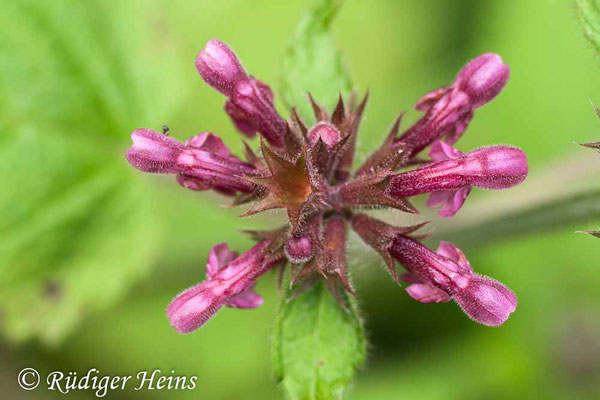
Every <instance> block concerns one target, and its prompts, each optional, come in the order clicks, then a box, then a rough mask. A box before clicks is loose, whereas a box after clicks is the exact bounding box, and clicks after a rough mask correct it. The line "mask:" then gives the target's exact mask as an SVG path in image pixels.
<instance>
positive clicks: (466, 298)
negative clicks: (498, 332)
mask: <svg viewBox="0 0 600 400" xmlns="http://www.w3.org/2000/svg"><path fill="white" fill-rule="evenodd" d="M454 300H456V302H457V303H458V305H459V306H460V307H461V308H462V309H463V311H464V312H465V313H466V314H467V315H468V316H469V317H470V318H471V319H472V320H473V321H476V322H479V323H480V324H483V325H487V326H500V325H502V324H503V323H504V322H506V320H507V319H508V317H509V316H510V314H512V313H513V312H514V311H515V309H516V308H517V296H516V295H515V294H514V293H513V292H512V291H511V290H510V289H509V288H507V287H506V286H504V285H503V284H502V283H500V282H498V281H495V280H493V279H491V278H488V277H486V276H481V275H472V276H471V278H470V279H468V280H467V281H466V286H465V287H459V288H458V289H457V291H456V293H455V294H454Z"/></svg>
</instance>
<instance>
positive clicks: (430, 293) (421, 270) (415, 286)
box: [390, 235, 517, 326]
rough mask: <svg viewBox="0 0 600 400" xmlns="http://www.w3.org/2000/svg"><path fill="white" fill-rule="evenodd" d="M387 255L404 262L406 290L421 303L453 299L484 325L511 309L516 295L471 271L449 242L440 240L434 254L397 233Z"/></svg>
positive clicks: (497, 321)
mask: <svg viewBox="0 0 600 400" xmlns="http://www.w3.org/2000/svg"><path fill="white" fill-rule="evenodd" d="M390 254H391V255H392V256H393V257H394V258H396V259H397V260H398V261H400V263H402V265H404V266H405V267H406V268H407V269H408V271H409V274H403V275H402V278H403V279H405V280H407V281H408V282H411V283H412V284H411V285H410V286H408V287H407V289H406V291H407V292H408V294H409V295H410V296H411V297H413V298H414V299H416V300H418V301H420V302H422V303H438V302H446V301H450V300H451V299H454V300H455V301H456V302H457V303H458V305H459V306H460V307H461V308H462V309H463V311H464V312H465V313H466V314H467V315H468V316H469V317H470V318H471V319H473V320H474V321H476V322H479V323H480V324H483V325H488V326H499V325H502V324H503V323H504V322H505V321H506V320H507V319H508V317H509V316H510V314H511V313H512V312H514V311H515V309H516V307H517V297H516V296H515V294H514V293H513V292H512V291H511V290H510V289H509V288H507V287H506V286H504V285H503V284H501V283H500V282H497V281H495V280H493V279H491V278H488V277H485V276H481V275H477V274H474V273H473V269H472V267H471V265H470V264H469V262H468V261H467V259H466V257H465V256H464V254H463V253H462V251H461V250H460V249H459V248H458V247H456V246H454V245H453V244H452V243H448V242H441V243H440V246H439V248H438V251H437V253H435V252H433V251H431V250H429V249H428V248H427V247H425V246H423V245H422V244H421V243H419V242H417V241H416V240H413V239H411V238H408V237H406V236H402V235H398V236H397V237H396V238H395V239H394V242H393V244H392V246H391V247H390Z"/></svg>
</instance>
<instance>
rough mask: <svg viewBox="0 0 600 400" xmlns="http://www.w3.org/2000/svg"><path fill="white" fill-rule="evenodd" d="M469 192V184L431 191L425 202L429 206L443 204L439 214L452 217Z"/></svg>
mask: <svg viewBox="0 0 600 400" xmlns="http://www.w3.org/2000/svg"><path fill="white" fill-rule="evenodd" d="M470 192H471V186H463V187H461V188H459V189H455V190H442V191H438V192H433V193H431V194H430V195H429V197H428V198H427V201H426V202H425V204H426V205H427V207H430V208H432V207H436V206H439V205H440V204H443V206H442V208H441V209H440V212H439V216H440V217H444V218H448V217H453V216H454V215H455V214H456V213H457V212H458V210H460V208H461V207H462V205H463V204H464V202H465V200H466V199H467V196H468V195H469V193H470Z"/></svg>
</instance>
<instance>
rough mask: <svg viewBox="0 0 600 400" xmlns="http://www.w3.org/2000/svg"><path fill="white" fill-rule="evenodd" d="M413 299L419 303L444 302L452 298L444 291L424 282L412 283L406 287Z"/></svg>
mask: <svg viewBox="0 0 600 400" xmlns="http://www.w3.org/2000/svg"><path fill="white" fill-rule="evenodd" d="M406 291H407V292H408V294H409V295H410V297H412V298H413V299H415V300H417V301H419V302H421V303H445V302H447V301H450V300H452V297H450V296H449V295H448V294H447V293H446V292H444V291H443V290H441V289H438V288H436V287H433V286H429V285H427V284H425V283H413V284H412V285H410V286H408V287H407V288H406Z"/></svg>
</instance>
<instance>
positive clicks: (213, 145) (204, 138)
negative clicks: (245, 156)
mask: <svg viewBox="0 0 600 400" xmlns="http://www.w3.org/2000/svg"><path fill="white" fill-rule="evenodd" d="M185 145H186V146H187V147H192V148H196V149H199V150H204V151H208V152H211V153H214V154H217V155H219V156H221V157H225V158H227V157H229V156H230V154H231V152H230V151H229V148H228V147H227V146H225V143H223V140H222V139H221V138H220V137H218V136H216V135H214V134H213V133H211V132H204V133H200V134H198V135H195V136H192V137H191V138H189V139H188V140H186V142H185Z"/></svg>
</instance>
